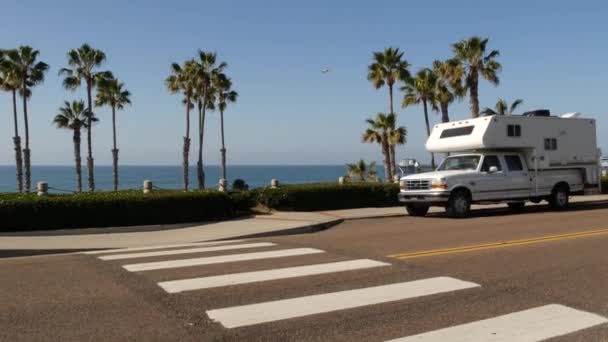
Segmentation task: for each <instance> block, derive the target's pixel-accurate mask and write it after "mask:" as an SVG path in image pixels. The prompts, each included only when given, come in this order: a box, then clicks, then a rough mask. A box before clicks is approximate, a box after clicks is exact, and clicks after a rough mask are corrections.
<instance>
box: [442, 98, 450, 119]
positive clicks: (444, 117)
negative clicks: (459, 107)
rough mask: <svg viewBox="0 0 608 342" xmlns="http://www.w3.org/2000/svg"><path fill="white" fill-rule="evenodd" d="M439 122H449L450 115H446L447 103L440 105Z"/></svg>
mask: <svg viewBox="0 0 608 342" xmlns="http://www.w3.org/2000/svg"><path fill="white" fill-rule="evenodd" d="M441 122H444V123H445V122H450V115H449V114H448V103H447V102H444V103H441Z"/></svg>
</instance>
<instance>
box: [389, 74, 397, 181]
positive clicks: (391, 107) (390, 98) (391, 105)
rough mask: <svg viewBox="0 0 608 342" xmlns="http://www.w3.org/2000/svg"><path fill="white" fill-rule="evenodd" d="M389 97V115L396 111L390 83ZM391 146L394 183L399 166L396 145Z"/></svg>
mask: <svg viewBox="0 0 608 342" xmlns="http://www.w3.org/2000/svg"><path fill="white" fill-rule="evenodd" d="M388 97H389V110H390V113H389V114H394V111H393V84H392V83H390V84H389V85H388ZM396 119H397V116H396V115H395V120H396ZM389 145H390V149H389V152H390V160H391V164H390V165H391V179H390V181H392V180H393V176H394V175H395V173H396V172H397V165H396V164H397V158H396V155H395V145H394V144H391V143H390V142H389Z"/></svg>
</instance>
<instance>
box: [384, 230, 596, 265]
mask: <svg viewBox="0 0 608 342" xmlns="http://www.w3.org/2000/svg"><path fill="white" fill-rule="evenodd" d="M602 234H608V229H600V230H590V231H586V232H578V233H568V234H560V235H550V236H540V237H535V238H529V239H522V240H510V241H509V240H508V241H499V242H491V243H485V244H480V245H470V246H461V247H453V248H441V249H432V250H427V251H418V252H409V253H397V254H391V255H389V256H388V257H389V258H397V259H413V258H420V257H426V256H435V255H444V254H454V253H466V252H474V251H481V250H485V249H494V248H504V247H513V246H523V245H531V244H536V243H542V242H549V241H559V240H567V239H576V238H581V237H588V236H595V235H602Z"/></svg>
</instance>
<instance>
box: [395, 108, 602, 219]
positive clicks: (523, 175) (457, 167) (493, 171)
mask: <svg viewBox="0 0 608 342" xmlns="http://www.w3.org/2000/svg"><path fill="white" fill-rule="evenodd" d="M426 147H427V150H429V151H432V152H454V151H455V150H459V151H469V152H464V153H457V154H452V155H450V156H448V157H447V158H446V159H445V160H444V161H443V162H442V163H441V164H440V166H439V167H438V168H437V169H436V170H435V171H433V172H426V173H419V174H413V175H409V176H406V177H402V178H401V179H400V188H401V189H400V192H399V200H400V201H401V202H403V203H404V204H405V207H406V209H407V212H408V213H409V214H410V215H413V216H424V215H426V213H427V212H428V210H429V207H430V206H441V207H445V209H446V212H447V213H448V215H449V216H452V217H466V216H468V215H469V212H470V207H471V204H473V203H477V204H490V203H507V204H508V205H509V207H511V208H512V209H515V210H521V209H522V208H523V207H524V206H525V203H526V201H531V202H535V203H538V202H540V201H542V200H547V201H548V202H549V204H550V206H551V207H553V208H555V209H563V208H566V207H567V206H568V202H569V196H570V195H572V194H583V193H586V192H591V191H588V190H592V189H595V191H597V190H598V188H599V186H600V185H599V184H600V182H599V178H600V176H599V173H600V171H599V170H600V169H599V155H598V150H597V147H596V140H595V121H594V120H591V119H578V118H576V117H547V116H543V117H535V116H503V117H497V116H491V117H482V118H478V119H470V120H463V121H457V122H452V123H444V124H439V125H436V126H435V127H434V129H433V133H431V136H430V137H429V140H428V141H427V144H426Z"/></svg>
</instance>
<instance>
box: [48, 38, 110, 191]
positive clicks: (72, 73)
mask: <svg viewBox="0 0 608 342" xmlns="http://www.w3.org/2000/svg"><path fill="white" fill-rule="evenodd" d="M67 59H68V67H67V68H61V69H60V70H59V75H60V76H65V78H64V79H63V86H64V88H66V89H68V90H72V91H75V90H76V89H78V88H80V86H82V85H83V84H84V86H85V89H86V95H87V111H88V113H91V115H89V122H88V123H87V127H88V129H87V170H88V185H89V191H95V163H94V159H93V124H92V121H91V120H92V118H93V117H94V112H93V89H94V88H96V87H97V85H98V84H99V83H100V81H102V80H103V79H109V78H112V77H113V75H112V73H111V72H110V71H107V70H101V71H100V70H98V69H99V68H100V67H101V66H102V65H103V64H104V63H105V61H106V54H105V53H104V52H103V51H101V50H98V49H94V48H93V47H91V46H90V45H89V44H87V43H85V44H82V46H80V47H79V48H77V49H71V50H69V51H68V53H67Z"/></svg>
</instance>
